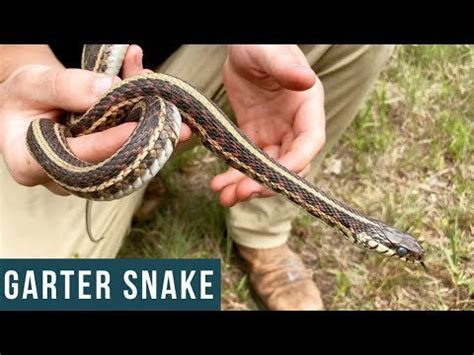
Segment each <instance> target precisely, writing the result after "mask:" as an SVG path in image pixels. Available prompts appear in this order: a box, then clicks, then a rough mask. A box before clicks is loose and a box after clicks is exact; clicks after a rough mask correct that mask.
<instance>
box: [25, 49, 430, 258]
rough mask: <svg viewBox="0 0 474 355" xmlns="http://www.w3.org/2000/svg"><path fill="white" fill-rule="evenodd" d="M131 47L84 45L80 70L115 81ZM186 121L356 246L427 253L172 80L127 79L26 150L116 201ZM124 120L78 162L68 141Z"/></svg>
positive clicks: (40, 133)
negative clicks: (111, 143)
mask: <svg viewBox="0 0 474 355" xmlns="http://www.w3.org/2000/svg"><path fill="white" fill-rule="evenodd" d="M127 48H128V46H127V45H86V46H84V51H83V58H82V67H83V69H87V70H93V71H96V72H103V73H107V74H111V75H117V74H118V72H119V71H120V68H121V65H122V61H123V58H124V56H125V53H126V50H127ZM181 119H182V120H183V122H185V123H186V124H187V125H189V127H190V128H191V129H192V131H193V133H194V134H195V135H196V136H197V137H198V138H199V139H200V141H201V142H202V144H203V145H204V146H205V147H206V148H207V149H209V150H210V151H212V152H213V153H215V154H216V155H217V156H218V157H219V158H221V159H223V160H224V161H225V162H226V163H227V164H228V165H230V166H232V167H233V168H235V169H237V170H239V171H241V172H242V173H244V174H246V175H247V176H249V177H251V178H252V179H254V180H256V181H258V182H259V183H261V184H263V185H264V186H266V187H267V188H270V189H272V190H273V191H275V192H277V193H280V194H282V195H284V196H286V198H288V199H289V200H290V201H292V202H294V203H295V204H296V205H298V206H299V207H301V208H303V209H305V210H306V211H307V212H309V213H310V214H311V215H313V216H315V217H317V218H319V219H320V220H322V221H323V222H325V223H326V224H328V225H329V226H331V227H334V228H337V229H338V230H339V231H340V232H342V234H343V236H345V237H346V238H347V239H349V240H350V241H352V242H353V243H354V244H356V245H358V246H360V247H363V248H366V249H370V250H375V251H377V252H379V253H380V254H383V255H385V256H394V257H397V258H399V259H400V260H403V261H407V262H412V263H422V261H423V258H424V251H423V248H422V247H421V246H420V244H419V243H418V242H417V240H416V239H415V238H413V237H412V236H410V235H409V234H406V233H404V232H402V231H400V230H398V229H396V228H394V227H391V226H388V225H386V224H384V223H383V222H381V221H378V220H376V219H373V218H370V217H367V216H364V215H362V214H360V213H359V212H357V211H356V210H355V209H353V208H351V207H348V206H346V205H345V204H343V203H341V202H339V201H337V200H335V199H334V198H332V197H330V196H329V195H327V194H326V193H324V192H322V191H321V190H320V189H318V188H317V187H315V186H314V185H312V184H311V183H309V182H308V181H306V180H305V179H303V178H301V177H300V176H298V175H297V174H295V173H293V172H291V171H289V170H288V169H286V168H285V167H284V166H282V165H280V164H279V163H278V162H276V161H274V160H273V159H272V158H270V157H269V156H268V155H267V154H266V153H264V152H263V151H262V150H261V149H259V148H258V147H256V146H255V145H254V144H253V143H252V142H251V141H250V140H249V139H248V138H247V137H246V136H245V135H244V134H243V133H241V132H240V131H239V129H238V128H237V127H236V126H235V125H234V124H233V123H232V122H231V121H229V119H228V118H227V117H226V116H225V114H224V113H223V112H222V111H221V110H220V109H219V108H218V107H217V106H216V105H215V104H214V103H213V102H212V101H210V100H209V99H207V98H206V97H205V96H204V95H203V94H201V93H200V92H199V91H197V90H196V89H195V88H193V87H192V86H191V85H189V84H187V83H185V82H184V81H182V80H180V79H178V78H175V77H172V76H170V75H166V74H160V73H154V74H146V75H139V76H135V77H132V78H129V79H126V80H123V81H121V82H120V83H118V84H117V85H115V86H114V87H113V88H112V89H111V90H110V91H109V92H108V93H107V94H106V95H105V96H104V97H102V98H101V99H99V100H98V101H97V102H96V104H95V105H94V106H93V107H92V108H90V109H89V110H88V111H87V112H86V113H85V114H83V115H80V116H78V115H74V114H71V115H69V116H68V118H67V120H66V125H61V124H59V123H56V122H53V121H52V120H48V119H39V120H35V121H33V122H32V123H31V125H30V126H29V128H28V132H27V145H28V148H29V150H30V153H31V154H32V156H33V157H34V158H35V159H36V160H37V161H38V162H39V164H40V165H41V166H42V167H43V169H44V170H45V171H46V173H47V174H48V175H49V176H50V177H51V178H52V179H53V180H54V181H56V182H57V183H58V184H59V185H60V186H61V187H63V188H64V189H65V190H67V191H69V192H70V193H72V194H74V195H77V196H80V197H83V198H86V199H87V200H111V199H117V198H121V197H123V196H126V195H128V194H130V193H132V192H134V191H136V190H137V189H139V188H141V187H143V186H144V185H146V184H147V182H148V181H150V180H151V179H152V178H153V176H154V175H156V174H157V173H158V171H159V170H160V169H161V167H162V166H163V165H164V164H165V163H166V161H167V160H168V158H169V156H170V155H171V153H172V151H173V149H174V147H175V146H176V144H177V141H178V137H179V130H180V125H181ZM126 121H137V122H138V126H137V127H136V129H135V130H134V132H133V133H132V134H131V136H130V137H129V139H128V140H127V142H126V143H125V144H124V145H123V146H122V147H121V148H120V149H119V150H118V151H117V152H116V153H115V154H114V155H113V156H111V157H110V158H108V159H106V160H104V161H102V162H100V163H97V164H91V163H87V162H85V161H82V160H80V159H78V158H77V157H76V156H75V155H74V153H73V152H72V151H71V149H70V148H69V146H68V144H67V140H66V138H67V137H68V136H70V135H72V136H79V135H84V134H89V133H92V132H98V131H102V130H105V129H108V128H110V127H113V126H116V125H119V124H121V123H123V122H126ZM89 212H90V210H89ZM89 222H90V221H89V220H87V225H88V232H90V231H89V224H90V223H89ZM422 265H423V263H422Z"/></svg>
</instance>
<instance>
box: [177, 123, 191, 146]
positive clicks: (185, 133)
mask: <svg viewBox="0 0 474 355" xmlns="http://www.w3.org/2000/svg"><path fill="white" fill-rule="evenodd" d="M191 135H192V132H191V128H189V126H188V125H187V124H186V123H181V131H180V133H179V141H180V142H185V141H187V140H188V139H189V138H191Z"/></svg>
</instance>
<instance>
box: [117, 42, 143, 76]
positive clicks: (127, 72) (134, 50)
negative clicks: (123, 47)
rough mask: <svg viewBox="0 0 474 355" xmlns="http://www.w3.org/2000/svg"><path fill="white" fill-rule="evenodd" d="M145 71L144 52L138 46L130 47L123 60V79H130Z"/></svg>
mask: <svg viewBox="0 0 474 355" xmlns="http://www.w3.org/2000/svg"><path fill="white" fill-rule="evenodd" d="M142 71H143V50H142V49H141V48H140V47H139V46H137V45H136V44H133V45H131V46H130V47H128V50H127V53H126V54H125V58H124V60H123V65H122V77H123V78H124V79H125V78H128V77H132V76H135V75H138V74H141V72H142Z"/></svg>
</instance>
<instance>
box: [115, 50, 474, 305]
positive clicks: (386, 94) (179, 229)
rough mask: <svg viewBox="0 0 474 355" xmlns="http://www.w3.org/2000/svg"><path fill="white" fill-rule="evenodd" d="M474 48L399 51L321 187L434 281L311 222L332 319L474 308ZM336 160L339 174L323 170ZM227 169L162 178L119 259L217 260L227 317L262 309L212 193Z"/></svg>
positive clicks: (183, 166) (185, 165)
mask: <svg viewBox="0 0 474 355" xmlns="http://www.w3.org/2000/svg"><path fill="white" fill-rule="evenodd" d="M473 74H474V46H399V47H398V48H397V50H396V53H395V55H394V56H393V58H392V59H391V61H390V63H389V64H388V65H387V67H386V68H385V70H384V71H383V72H382V74H381V76H380V78H379V80H378V81H377V83H376V85H375V87H374V89H373V91H372V94H371V95H370V97H369V98H368V100H367V101H366V103H365V104H364V106H363V107H362V108H361V110H360V111H359V114H358V116H357V118H356V120H355V122H354V123H353V124H352V125H351V127H350V128H349V129H348V130H347V132H346V133H345V134H344V136H343V138H342V139H341V141H340V144H338V146H337V147H336V148H335V149H334V150H333V151H332V152H331V153H330V154H329V155H328V157H327V158H326V160H325V162H324V163H323V166H322V168H321V171H320V173H319V175H318V176H317V183H318V185H319V186H320V187H321V188H323V189H324V190H327V191H331V192H332V193H333V194H334V195H336V197H339V198H341V199H343V200H344V201H346V202H348V203H350V204H352V205H354V206H355V207H357V208H358V209H360V210H362V211H363V212H365V213H367V214H369V215H372V216H374V217H376V218H381V219H383V220H385V221H386V222H388V223H390V224H394V225H396V226H397V227H399V228H402V229H406V230H408V231H409V232H410V233H412V234H413V235H415V236H416V237H417V238H418V239H419V240H420V241H421V242H422V243H423V245H424V247H425V249H426V251H427V258H426V264H427V266H428V268H429V271H428V272H424V271H423V270H422V269H421V268H414V267H412V266H409V265H406V264H403V263H400V262H397V261H395V260H386V259H383V258H380V257H379V256H378V255H375V254H372V253H368V252H367V251H364V250H360V249H357V248H355V247H354V246H353V245H352V244H351V243H348V242H347V241H345V240H343V239H342V238H341V237H340V236H339V234H338V233H337V232H335V231H334V230H332V229H330V228H327V227H325V226H324V225H322V224H321V223H319V222H317V221H315V220H314V219H313V218H311V217H309V216H308V215H306V214H301V215H299V216H298V217H297V218H296V220H295V221H294V223H293V229H292V235H291V238H290V245H291V247H292V248H293V249H294V250H295V251H296V252H298V253H299V254H300V255H301V257H302V259H303V261H304V262H305V263H306V265H307V267H308V268H309V269H310V270H311V271H312V272H313V273H314V277H315V280H316V282H317V284H318V286H319V288H320V290H321V292H322V296H323V299H324V302H325V305H326V307H327V308H329V309H474V235H473V234H474V208H473V206H474V145H473V142H472V136H473V133H474V132H473V131H474V90H472V88H473V87H474V75H473ZM335 160H340V161H341V163H342V167H343V168H342V172H341V174H339V175H334V173H330V172H325V170H326V169H325V168H326V167H327V166H328V165H329V164H331V162H333V161H335ZM223 169H224V166H223V165H222V163H219V162H217V161H216V160H215V159H214V158H213V157H212V156H211V155H210V154H209V153H207V152H206V151H205V150H204V149H203V148H200V147H197V148H195V149H194V150H192V151H189V152H186V153H184V154H182V155H180V156H179V157H178V158H177V159H174V160H173V161H172V162H171V163H170V164H168V165H167V166H166V169H165V171H164V172H163V173H162V178H163V180H164V183H165V185H166V187H167V190H168V193H167V195H166V196H165V197H164V201H163V204H162V206H161V207H160V208H159V209H158V210H157V211H156V212H155V215H154V218H153V219H152V220H151V221H149V222H146V223H143V222H142V223H139V224H135V225H134V226H133V228H132V231H131V233H130V236H129V237H128V238H127V240H126V243H125V245H124V246H123V248H122V250H121V252H120V256H121V257H145V258H164V257H172V258H182V257H218V258H221V259H222V265H223V293H222V295H223V296H222V297H223V302H222V305H223V308H224V309H257V308H258V306H257V304H258V302H256V301H255V300H254V299H253V294H252V292H251V291H250V289H249V280H248V276H247V275H246V273H245V267H244V265H243V262H242V260H240V258H239V257H238V256H237V255H236V253H235V251H234V250H233V248H232V241H231V239H230V238H229V237H228V236H227V233H226V228H225V210H224V209H223V208H222V207H220V205H219V203H218V200H217V198H216V196H214V195H213V194H212V193H211V192H210V190H209V181H210V178H211V176H212V175H213V174H215V173H216V172H217V171H222V170H223Z"/></svg>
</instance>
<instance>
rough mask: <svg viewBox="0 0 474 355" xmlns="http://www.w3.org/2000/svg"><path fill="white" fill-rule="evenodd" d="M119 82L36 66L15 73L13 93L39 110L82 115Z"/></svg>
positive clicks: (72, 70)
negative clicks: (58, 110)
mask: <svg viewBox="0 0 474 355" xmlns="http://www.w3.org/2000/svg"><path fill="white" fill-rule="evenodd" d="M118 81H120V79H119V78H118V77H111V76H107V75H104V74H97V73H93V72H90V71H87V70H81V69H59V68H50V67H46V66H42V65H35V66H31V67H28V68H27V69H25V70H23V71H21V72H19V73H18V74H16V76H15V78H14V81H13V82H12V85H13V87H12V90H13V92H14V93H15V94H16V95H18V97H19V98H22V99H24V100H26V101H27V102H32V103H34V106H35V107H36V108H38V109H45V110H49V109H52V108H59V109H63V110H66V111H70V112H84V111H86V110H87V109H88V108H89V107H90V106H92V105H93V104H94V102H95V101H97V99H98V98H100V97H102V96H103V95H104V94H105V93H106V92H107V91H108V90H109V89H110V88H111V87H112V85H113V84H114V83H116V82H118Z"/></svg>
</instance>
